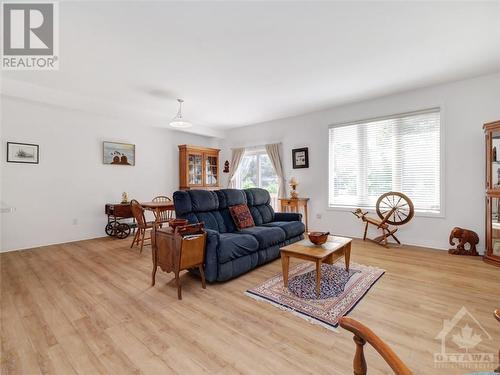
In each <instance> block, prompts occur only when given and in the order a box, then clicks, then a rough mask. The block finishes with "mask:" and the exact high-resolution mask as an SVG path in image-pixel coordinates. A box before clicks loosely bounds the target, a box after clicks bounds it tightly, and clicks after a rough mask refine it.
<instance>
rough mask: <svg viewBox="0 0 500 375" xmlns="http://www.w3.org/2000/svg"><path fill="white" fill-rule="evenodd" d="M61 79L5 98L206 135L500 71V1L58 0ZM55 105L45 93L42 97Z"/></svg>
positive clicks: (8, 82)
mask: <svg viewBox="0 0 500 375" xmlns="http://www.w3.org/2000/svg"><path fill="white" fill-rule="evenodd" d="M59 12H60V70H59V71H50V72H42V71H34V72H19V71H8V72H6V71H4V72H2V76H3V87H2V91H3V93H4V94H5V95H10V96H25V97H27V98H28V99H31V100H40V101H50V100H52V101H53V102H55V103H53V104H59V105H67V106H79V107H86V108H84V109H87V110H99V111H101V112H102V111H104V112H116V113H122V114H126V116H127V117H130V116H131V115H132V114H133V115H134V116H133V118H136V119H137V121H138V123H139V124H145V125H160V126H161V125H166V123H167V122H168V120H169V119H170V118H172V117H173V116H174V115H175V113H176V110H177V107H176V102H175V98H177V97H182V98H184V99H185V116H186V117H188V118H189V119H190V120H191V121H192V122H193V123H195V124H196V125H197V126H196V128H195V131H197V132H199V133H204V134H208V135H218V134H220V132H221V131H222V130H224V129H227V128H232V127H237V126H244V125H248V124H252V123H257V122H263V121H268V120H272V119H276V118H281V117H288V116H294V115H298V114H302V113H306V112H311V111H315V110H319V109H323V108H327V107H331V106H334V105H338V104H342V103H346V102H352V101H358V100H363V99H368V98H371V97H375V96H381V95H387V94H391V93H395V92H400V91H406V90H411V89H414V88H418V87H423V86H428V85H433V84H436V83H440V82H445V81H450V80H457V79H462V78H466V77H471V76H477V75H481V74H485V73H489V72H496V71H500V27H499V24H500V2H498V1H495V2H159V1H156V2H139V1H137V2H130V1H126V2H125V1H113V2H83V1H82V2H60V9H59ZM44 93H45V94H44Z"/></svg>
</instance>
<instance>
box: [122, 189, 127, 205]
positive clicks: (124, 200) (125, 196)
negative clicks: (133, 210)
mask: <svg viewBox="0 0 500 375" xmlns="http://www.w3.org/2000/svg"><path fill="white" fill-rule="evenodd" d="M121 203H128V194H127V192H126V191H124V192H123V193H122V202H121Z"/></svg>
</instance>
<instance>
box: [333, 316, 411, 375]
mask: <svg viewBox="0 0 500 375" xmlns="http://www.w3.org/2000/svg"><path fill="white" fill-rule="evenodd" d="M339 324H340V326H341V327H342V328H344V329H346V330H348V331H350V332H352V333H354V338H353V340H354V342H355V343H356V353H355V354H354V361H353V367H354V375H366V373H367V365H366V360H365V354H364V352H363V346H364V345H365V344H366V343H368V344H370V345H371V346H373V347H374V348H375V350H376V351H377V352H378V353H379V354H380V355H381V356H382V358H383V359H384V360H385V362H387V364H388V365H389V366H390V367H391V368H392V371H394V373H395V374H396V375H412V374H413V373H412V372H411V371H410V369H409V368H408V367H406V365H405V364H404V363H403V361H401V359H399V357H398V356H397V354H396V353H395V352H394V351H393V350H392V349H391V348H390V347H389V345H387V344H386V343H385V342H384V341H382V339H381V338H380V337H378V336H377V335H376V334H375V333H374V332H373V331H372V330H371V329H369V328H368V327H366V326H365V325H363V324H361V323H360V322H358V321H357V320H354V319H352V318H347V317H345V316H344V317H342V318H340V320H339Z"/></svg>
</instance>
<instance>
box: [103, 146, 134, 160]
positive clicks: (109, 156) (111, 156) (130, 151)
mask: <svg viewBox="0 0 500 375" xmlns="http://www.w3.org/2000/svg"><path fill="white" fill-rule="evenodd" d="M102 154H103V163H104V164H112V165H135V145H133V144H129V143H117V142H106V141H105V142H103V143H102Z"/></svg>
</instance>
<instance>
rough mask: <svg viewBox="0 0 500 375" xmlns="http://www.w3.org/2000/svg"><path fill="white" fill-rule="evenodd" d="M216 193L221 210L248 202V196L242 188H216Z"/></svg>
mask: <svg viewBox="0 0 500 375" xmlns="http://www.w3.org/2000/svg"><path fill="white" fill-rule="evenodd" d="M215 193H216V194H217V198H219V210H220V209H224V208H229V207H230V206H236V205H237V204H244V203H245V204H246V203H247V196H246V194H245V192H244V191H243V190H240V189H221V190H215Z"/></svg>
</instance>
